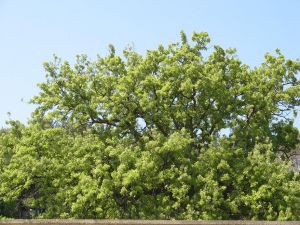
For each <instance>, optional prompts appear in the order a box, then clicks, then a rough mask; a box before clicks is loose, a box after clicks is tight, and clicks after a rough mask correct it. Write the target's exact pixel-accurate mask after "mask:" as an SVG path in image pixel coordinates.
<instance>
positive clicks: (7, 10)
mask: <svg viewBox="0 0 300 225" xmlns="http://www.w3.org/2000/svg"><path fill="white" fill-rule="evenodd" d="M299 12H300V1H298V0H289V1H284V0H277V1H274V0H273V1H272V0H255V1H254V0H251V1H250V0H248V1H240V0H236V1H233V0H226V1H225V0H219V1H217V0H210V1H209V0H206V1H204V0H202V1H201V0H195V1H192V0H190V1H189V0H181V1H177V0H148V1H146V0H119V1H117V0H106V1H104V0H102V1H101V0H98V1H96V0H94V1H93V0H81V1H79V0H36V1H34V0H26V1H24V0H23V1H22V0H19V1H17V0H0V29H1V31H0V34H1V36H0V40H1V41H0V68H1V70H0V126H3V125H4V123H5V120H7V119H8V116H7V112H11V113H12V116H11V118H12V119H19V120H21V121H22V122H25V121H26V118H28V117H29V116H30V112H31V111H32V110H33V106H31V105H28V104H27V103H25V102H26V101H28V100H29V99H30V97H31V96H33V95H34V94H36V93H38V91H39V90H38V88H37V87H36V84H37V83H38V82H41V81H43V80H44V71H43V68H42V63H43V62H44V61H48V60H51V59H52V54H53V53H55V54H57V55H58V56H61V57H62V58H64V59H67V60H73V59H74V56H75V55H76V54H81V53H86V54H87V55H88V56H89V57H90V58H95V56H96V54H97V53H99V54H100V55H105V54H106V53H107V45H108V44H109V43H112V44H114V45H115V47H116V48H117V49H118V50H119V51H120V50H122V49H123V48H124V47H126V45H127V44H131V43H134V45H135V49H136V50H137V51H139V52H140V53H143V52H145V50H146V49H152V48H155V47H157V45H158V44H160V43H162V44H167V43H169V42H171V41H177V40H178V39H179V31H180V30H184V31H185V32H186V33H187V34H188V35H190V34H191V33H192V32H193V31H207V32H208V33H209V34H210V36H211V38H212V44H219V45H222V46H223V47H235V48H237V50H238V56H239V57H240V58H241V59H242V60H243V62H244V63H247V64H249V65H251V66H255V65H258V64H259V62H261V61H262V60H263V56H264V54H265V53H266V52H274V49H275V48H280V49H281V50H282V52H283V54H284V55H286V56H287V57H289V58H292V59H296V58H299V57H300V29H299V26H300V13H299ZM22 98H23V99H24V101H25V102H21V99H22ZM297 126H298V127H299V128H300V122H299V119H297Z"/></svg>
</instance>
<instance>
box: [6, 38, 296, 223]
mask: <svg viewBox="0 0 300 225" xmlns="http://www.w3.org/2000/svg"><path fill="white" fill-rule="evenodd" d="M191 41H192V44H190V43H189V42H190V40H188V38H187V37H186V35H185V34H184V33H183V32H181V42H180V43H173V44H170V45H169V46H167V47H164V46H159V47H158V48H157V49H156V50H151V51H148V52H147V54H146V55H145V56H141V55H139V54H138V53H136V52H135V51H133V50H132V49H130V48H129V49H126V50H124V52H123V53H124V54H123V56H117V55H116V53H115V49H114V47H113V46H109V54H108V55H107V56H106V57H100V56H98V58H97V60H96V61H90V60H88V58H87V57H86V56H84V55H82V56H78V57H77V62H76V64H75V65H74V66H71V65H70V64H69V63H68V62H62V61H61V59H59V58H58V57H55V58H54V61H53V62H48V63H45V69H46V72H47V74H46V78H47V80H46V82H44V83H41V84H39V87H40V89H41V92H40V93H39V95H37V96H35V97H33V99H32V103H34V104H36V106H37V107H36V110H35V111H34V113H33V115H32V118H31V119H30V122H29V125H28V126H24V125H22V124H20V123H19V122H16V121H11V122H10V125H11V126H10V128H7V129H3V130H2V131H1V132H0V162H1V164H0V215H3V216H5V217H14V218H108V219H113V218H141V219H196V220H198V219H251V220H297V219H299V215H300V177H299V173H298V172H295V171H293V170H292V169H291V168H292V166H291V164H290V163H289V153H290V152H291V151H292V150H293V149H294V148H295V147H296V145H297V144H298V140H297V136H298V130H297V129H296V128H295V127H294V126H293V117H292V116H291V115H290V114H291V113H295V112H296V107H298V106H299V103H300V102H299V99H300V98H299V97H300V91H299V87H300V86H299V80H298V79H297V77H296V75H297V73H298V71H299V70H300V63H299V62H298V61H292V60H288V59H285V58H284V56H283V55H282V54H281V53H280V52H279V51H277V54H276V56H272V55H270V54H266V56H265V62H263V63H262V64H261V66H259V67H257V68H254V69H250V68H249V67H248V66H247V65H245V64H243V63H242V62H241V61H240V60H239V59H238V58H237V57H236V55H235V54H236V52H235V50H234V49H227V50H224V49H222V48H221V47H220V46H214V48H213V50H209V51H208V50H207V49H211V48H208V45H209V42H210V39H209V37H208V35H207V33H195V34H193V36H192V40H191ZM224 133H225V134H226V135H222V134H224Z"/></svg>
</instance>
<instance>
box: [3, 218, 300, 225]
mask: <svg viewBox="0 0 300 225" xmlns="http://www.w3.org/2000/svg"><path fill="white" fill-rule="evenodd" d="M24 224H34V225H84V224H93V225H300V221H288V222H280V221H245V220H230V221H226V220H218V221H213V220H209V221H188V220H55V219H54V220H0V225H24Z"/></svg>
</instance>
